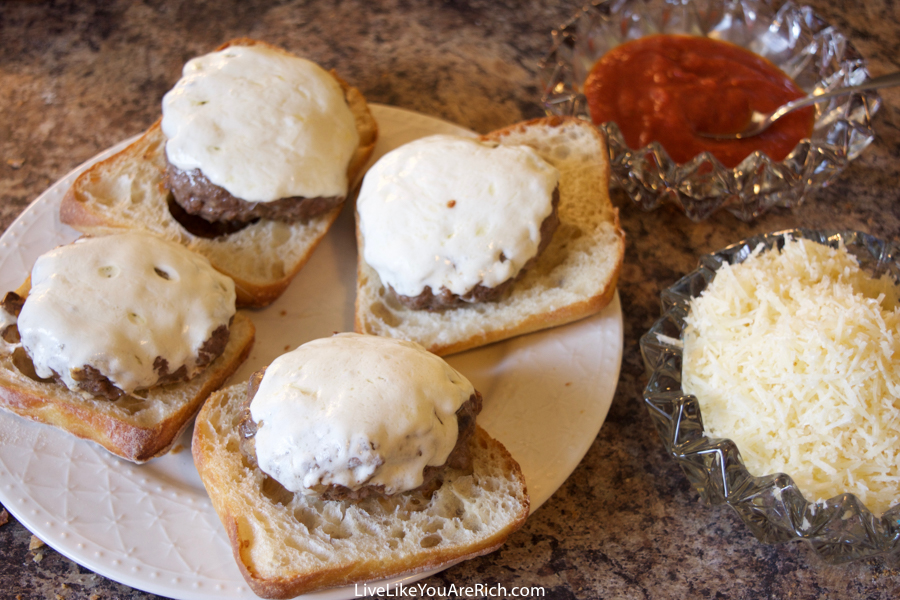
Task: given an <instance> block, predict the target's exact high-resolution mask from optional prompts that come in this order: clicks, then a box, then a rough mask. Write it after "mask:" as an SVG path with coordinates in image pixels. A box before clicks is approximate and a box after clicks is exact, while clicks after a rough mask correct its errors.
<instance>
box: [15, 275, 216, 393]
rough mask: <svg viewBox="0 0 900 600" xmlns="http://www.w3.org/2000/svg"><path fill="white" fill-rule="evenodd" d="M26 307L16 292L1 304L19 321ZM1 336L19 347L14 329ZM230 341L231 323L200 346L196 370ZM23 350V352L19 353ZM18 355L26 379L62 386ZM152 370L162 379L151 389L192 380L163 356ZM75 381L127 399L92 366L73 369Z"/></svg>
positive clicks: (82, 386) (82, 387)
mask: <svg viewBox="0 0 900 600" xmlns="http://www.w3.org/2000/svg"><path fill="white" fill-rule="evenodd" d="M24 304H25V299H24V298H22V297H21V296H19V295H18V294H16V293H15V292H8V293H7V294H6V296H5V297H4V298H3V300H2V302H0V307H2V308H3V309H4V310H5V311H6V312H8V313H9V314H11V315H12V316H14V317H18V316H19V313H20V312H21V311H22V306H23V305H24ZM0 336H2V337H3V339H4V340H5V341H6V342H8V343H18V342H19V341H20V336H19V330H18V327H16V326H15V325H10V326H8V327H7V328H6V329H4V330H3V331H2V332H0ZM230 337H231V329H230V323H229V325H220V326H219V327H217V328H216V329H215V330H214V331H213V332H212V334H211V335H210V336H209V338H208V339H207V340H206V341H205V342H203V345H202V346H200V349H199V350H198V352H197V366H198V367H205V366H207V365H208V364H209V363H211V362H212V361H214V360H215V359H217V358H218V357H219V356H220V355H221V354H222V353H223V352H224V351H225V347H226V346H227V345H228V339H229V338H230ZM20 349H21V350H22V352H18V350H20ZM16 353H17V356H16V359H17V360H15V361H14V362H15V363H16V367H18V368H19V370H20V371H22V373H23V374H25V375H26V376H27V377H30V378H32V379H38V380H40V381H49V380H56V381H57V382H59V383H62V380H61V377H60V376H59V374H57V373H54V374H53V377H52V378H51V379H48V380H44V379H40V378H39V377H38V376H37V374H36V373H35V370H34V364H33V363H32V361H31V357H30V356H28V354H27V352H25V350H24V348H17V349H16ZM153 370H154V371H156V373H157V374H158V375H159V379H157V380H156V382H155V383H154V384H153V385H152V386H150V387H155V386H157V385H164V384H167V383H175V382H178V381H187V380H188V379H189V378H188V376H187V375H188V372H187V367H186V366H185V365H181V366H180V367H178V368H177V369H176V370H175V371H173V372H169V362H168V361H167V360H166V359H165V358H163V357H161V356H157V357H156V359H154V361H153ZM72 378H73V379H74V380H75V381H77V382H78V389H80V390H82V391H85V392H87V393H89V394H90V395H91V396H94V397H96V398H103V399H106V400H118V399H119V398H121V397H122V396H125V395H126V394H125V392H124V391H123V390H122V389H120V388H118V387H116V385H115V384H114V383H113V382H112V381H110V380H109V378H108V377H107V376H106V375H104V374H103V373H102V372H101V371H100V370H99V369H97V368H95V367H93V366H91V365H82V366H81V368H79V369H74V370H73V371H72ZM63 385H65V384H63Z"/></svg>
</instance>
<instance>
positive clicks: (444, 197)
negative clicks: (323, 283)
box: [355, 117, 624, 355]
mask: <svg viewBox="0 0 900 600" xmlns="http://www.w3.org/2000/svg"><path fill="white" fill-rule="evenodd" d="M356 215H357V243H358V247H359V259H358V260H359V262H358V269H357V298H356V324H355V329H356V331H358V332H360V333H369V334H375V335H381V336H387V337H393V338H398V339H406V340H412V341H416V342H418V343H420V344H422V345H423V346H425V347H426V348H427V349H428V350H430V351H432V352H435V353H437V354H442V355H443V354H450V353H453V352H459V351H462V350H466V349H469V348H474V347H477V346H481V345H484V344H488V343H490V342H494V341H499V340H502V339H506V338H509V337H513V336H516V335H520V334H523V333H528V332H531V331H536V330H539V329H545V328H548V327H553V326H556V325H561V324H564V323H568V322H571V321H574V320H577V319H580V318H582V317H586V316H588V315H591V314H594V313H597V312H599V311H600V310H602V309H603V308H604V307H605V306H606V305H607V304H608V303H609V301H610V300H611V299H612V297H613V294H614V292H615V287H616V281H617V279H618V274H619V269H620V268H621V264H622V258H623V254H624V234H623V232H622V230H621V229H620V228H619V222H618V211H617V210H616V209H615V208H614V207H613V206H612V204H611V202H610V199H609V162H608V155H607V150H606V144H605V141H604V139H603V138H602V137H601V136H600V134H599V133H598V132H597V131H596V129H595V128H594V127H592V126H591V125H590V123H587V122H584V121H581V120H579V119H575V118H571V119H565V118H559V117H554V118H546V119H538V120H535V121H530V122H527V123H521V124H518V125H514V126H512V127H509V128H506V129H504V130H501V131H497V132H494V133H491V134H489V135H486V136H482V137H481V138H478V139H473V138H461V137H450V136H432V137H428V138H424V139H420V140H416V141H414V142H411V143H409V144H406V145H404V146H401V147H399V148H397V149H395V150H394V151H392V152H389V153H388V154H386V155H385V156H383V157H382V158H381V159H380V160H379V161H378V162H377V163H376V164H375V165H374V166H373V167H372V168H371V169H370V170H369V172H368V173H367V174H366V176H365V178H364V179H363V184H362V188H361V189H360V194H359V197H358V199H357V212H356Z"/></svg>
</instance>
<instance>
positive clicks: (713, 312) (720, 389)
mask: <svg viewBox="0 0 900 600" xmlns="http://www.w3.org/2000/svg"><path fill="white" fill-rule="evenodd" d="M898 297H900V289H898V287H897V286H896V284H895V283H894V282H893V281H892V280H891V279H890V278H889V277H888V276H884V277H882V278H881V279H873V278H871V277H869V276H868V275H867V274H866V273H865V272H863V271H862V270H861V269H860V267H859V264H858V262H857V260H856V259H855V257H853V256H852V255H851V254H849V253H848V252H847V251H846V249H844V248H843V247H841V248H838V249H833V248H830V247H828V246H824V245H821V244H817V243H815V242H811V241H808V240H798V241H789V242H788V243H787V244H786V245H785V247H784V249H783V251H782V252H780V253H779V252H777V251H769V252H762V248H757V249H756V251H755V252H754V253H753V254H752V255H751V256H750V257H749V258H747V260H745V261H744V262H742V263H740V264H737V265H724V266H723V267H721V268H720V269H719V270H718V271H717V272H716V276H715V278H714V279H713V281H712V282H711V283H710V285H709V286H708V287H707V289H706V290H705V291H704V292H703V294H701V295H700V296H699V297H698V298H695V299H694V300H693V301H692V303H691V308H690V314H689V315H688V318H687V320H686V322H687V327H686V329H685V335H684V362H683V367H682V371H683V373H682V385H683V388H684V391H685V392H687V393H689V394H693V395H695V396H696V397H697V399H698V400H699V402H700V407H701V410H702V414H703V421H704V426H705V428H706V431H707V433H708V434H709V435H710V436H713V437H727V438H730V439H732V440H733V441H734V442H735V443H736V444H737V446H738V448H739V449H740V451H741V456H742V457H743V459H744V463H745V464H746V466H747V469H748V470H749V471H750V472H751V473H752V474H754V475H757V476H761V475H767V474H770V473H779V472H781V473H787V474H789V475H790V476H791V477H792V478H793V479H794V481H795V482H796V484H797V485H798V487H799V488H800V490H801V491H802V492H803V494H804V496H805V497H806V498H807V499H808V500H810V501H813V502H817V501H822V500H825V499H828V498H831V497H833V496H835V495H837V494H841V493H844V492H852V493H853V494H855V495H856V496H857V497H859V499H860V500H861V501H862V502H863V503H865V505H866V506H867V507H868V508H869V510H871V511H872V512H873V513H875V514H880V513H882V512H884V511H885V510H887V509H888V508H890V507H891V506H892V505H893V504H895V503H897V501H898V499H900V368H898V364H897V358H900V307H898ZM895 357H896V358H895Z"/></svg>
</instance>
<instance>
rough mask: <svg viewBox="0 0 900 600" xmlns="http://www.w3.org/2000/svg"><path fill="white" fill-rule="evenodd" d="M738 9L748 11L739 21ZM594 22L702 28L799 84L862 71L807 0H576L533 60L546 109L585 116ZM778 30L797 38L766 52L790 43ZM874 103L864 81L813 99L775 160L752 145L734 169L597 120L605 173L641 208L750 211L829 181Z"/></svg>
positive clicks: (609, 30) (820, 84)
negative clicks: (800, 127) (859, 87)
mask: <svg viewBox="0 0 900 600" xmlns="http://www.w3.org/2000/svg"><path fill="white" fill-rule="evenodd" d="M667 11H669V12H667ZM669 13H671V14H669ZM672 14H675V15H677V17H673V16H672ZM663 15H667V16H663ZM709 15H715V16H717V18H710V17H709ZM746 15H751V16H752V19H755V20H752V21H748V19H750V17H747V16H746ZM748 22H749V23H751V24H750V25H748V24H747V23H748ZM673 23H674V24H673ZM625 24H627V27H625ZM598 27H599V28H601V33H603V36H600V37H604V36H605V37H612V38H615V37H616V36H618V38H621V39H620V40H619V41H618V43H623V42H625V41H630V40H632V39H637V38H639V37H643V36H644V35H649V34H653V33H688V34H691V35H705V36H708V37H714V38H716V39H724V40H726V41H730V42H732V43H737V44H738V45H741V46H744V47H747V48H749V49H751V50H754V51H757V52H758V53H760V54H763V55H764V56H766V57H767V58H769V59H770V60H772V62H773V63H775V64H776V66H779V67H781V68H782V69H783V70H785V72H787V73H788V74H789V75H791V76H792V77H794V78H795V80H796V81H797V83H798V85H800V87H801V88H803V89H804V90H805V91H812V90H813V89H821V90H827V89H834V88H835V87H839V86H841V85H844V84H848V85H849V84H854V83H861V82H862V81H863V80H865V79H866V78H868V70H867V68H866V62H865V60H864V59H863V58H862V56H861V55H860V53H859V52H858V51H857V50H856V49H855V48H854V46H853V45H852V44H851V43H850V42H849V41H848V40H847V38H846V36H844V35H843V34H842V33H841V32H840V31H839V30H838V29H837V28H835V27H834V26H832V25H830V24H828V23H827V22H826V21H825V20H824V19H822V18H821V17H819V16H818V15H816V14H815V13H814V12H813V11H812V9H810V8H809V7H804V6H798V5H795V4H794V3H793V2H791V1H788V2H786V3H785V4H783V5H782V6H781V7H780V8H779V9H778V10H777V11H773V10H772V8H771V6H770V5H769V4H768V3H766V2H765V1H764V0H740V1H739V2H735V1H734V0H600V1H598V2H595V3H592V4H588V5H586V6H584V7H583V8H582V9H581V11H579V12H578V13H577V14H576V16H575V17H574V18H573V19H571V20H570V21H568V22H567V23H564V24H562V25H560V26H559V27H557V28H556V29H555V30H553V32H552V44H551V49H550V51H549V52H548V54H547V55H546V56H545V57H544V58H543V59H542V60H541V61H540V63H539V68H540V73H541V90H542V95H541V105H542V107H543V109H544V111H545V113H547V114H549V115H561V116H572V115H574V116H576V117H579V118H582V119H585V120H590V115H589V113H588V110H587V103H586V101H585V99H584V96H583V94H582V91H581V89H580V85H581V82H582V81H583V80H584V77H585V76H586V71H587V70H589V66H588V65H589V64H593V62H594V61H595V60H596V58H599V55H601V54H602V53H601V54H598V55H596V56H587V55H586V54H585V53H586V52H587V51H586V50H584V48H585V47H586V46H588V44H587V43H580V42H579V39H584V38H585V37H586V33H585V32H588V33H590V34H591V35H592V36H594V37H597V36H596V32H597V31H598ZM622 28H625V29H627V32H626V33H625V34H622V33H621V32H616V29H622ZM786 31H787V32H789V33H785V32H786ZM779 36H781V38H779ZM784 36H787V38H788V40H794V43H795V44H796V45H797V46H799V47H794V48H788V49H787V50H784V49H783V48H782V49H781V50H780V53H776V52H775V51H774V50H772V51H771V52H770V53H768V54H767V52H769V51H767V50H764V49H765V48H767V47H768V46H770V45H772V44H775V45H776V47H778V48H781V45H783V44H784V43H790V41H788V42H785V40H784ZM794 36H796V39H795V38H794ZM779 39H781V41H780V42H779V41H777V40H779ZM810 40H816V41H815V43H814V44H813V43H808V42H810ZM615 43H616V42H613V45H610V46H609V48H611V47H614V45H615ZM592 47H593V38H592ZM607 49H608V48H607ZM804 53H805V54H804ZM832 54H833V55H832ZM819 63H821V64H819ZM794 64H805V65H806V66H805V67H803V68H804V69H807V70H808V69H812V68H815V69H817V71H816V73H817V77H816V78H815V81H805V79H808V73H805V71H802V70H801V71H798V73H797V74H796V76H795V74H794V73H792V70H795V69H798V68H799V67H791V68H786V65H794ZM810 64H812V65H814V66H813V67H810V66H809V65H810ZM800 76H803V78H804V79H801V78H798V77H800ZM880 105H881V98H880V97H879V96H878V94H877V93H875V92H872V91H869V92H860V93H857V94H854V95H852V96H845V97H843V98H840V99H837V100H834V101H832V104H828V105H819V106H820V107H821V106H824V107H825V108H823V109H822V110H819V109H817V114H816V123H815V126H814V133H813V136H812V137H811V138H807V139H804V140H802V141H801V142H800V143H799V144H798V145H797V147H796V148H795V149H794V150H793V151H792V152H791V153H790V154H789V155H788V156H787V157H786V158H785V159H784V160H782V161H780V162H779V161H774V160H772V159H770V158H769V157H768V156H766V155H764V154H762V153H760V152H755V153H753V154H751V155H750V156H749V157H747V159H745V160H744V161H743V162H742V163H741V164H739V165H738V166H736V167H734V168H733V169H729V168H727V167H725V166H724V165H722V163H721V162H719V161H718V159H716V158H715V157H713V156H712V155H711V154H709V153H706V152H704V153H701V154H700V155H698V156H697V157H696V158H694V159H693V160H691V161H689V162H687V163H684V164H677V163H675V162H674V161H672V160H671V159H670V158H669V156H668V154H667V153H666V151H665V150H664V149H663V148H662V147H661V146H660V145H659V144H658V143H655V142H654V143H651V144H649V145H648V146H645V147H643V148H640V149H633V148H629V147H628V146H627V144H626V143H625V141H624V138H623V137H622V134H621V132H620V131H619V128H618V126H617V125H616V124H615V123H604V124H602V125H600V126H598V129H599V130H600V131H601V132H602V133H603V134H604V135H605V136H606V138H607V143H608V146H609V154H610V163H611V172H612V176H613V177H612V179H613V183H614V184H616V185H617V186H618V187H620V188H622V189H623V190H624V191H625V192H626V193H627V194H628V195H629V197H630V198H631V199H632V200H633V201H634V202H635V203H637V204H638V205H639V206H641V208H643V209H644V210H654V209H656V208H659V207H660V206H662V205H664V204H672V205H674V206H676V207H677V208H679V209H680V210H682V211H683V212H684V213H685V214H686V215H687V216H688V217H689V218H690V219H692V220H694V221H702V220H704V219H706V218H708V217H709V216H710V215H712V214H713V213H715V212H718V211H719V210H727V211H728V212H730V213H732V214H734V215H735V216H737V217H738V218H739V219H741V220H744V221H752V220H753V219H755V218H756V217H758V216H760V215H762V214H764V213H766V212H768V211H769V210H770V209H771V208H773V207H783V208H794V207H798V206H800V205H801V204H803V202H804V201H805V200H806V198H807V197H808V196H809V195H810V194H811V193H813V192H814V191H815V190H817V189H819V188H821V187H824V186H826V185H828V184H830V183H831V182H832V181H833V180H834V179H835V178H836V177H837V176H838V175H839V174H840V173H841V171H843V169H844V168H846V166H847V165H848V164H849V162H850V161H851V160H852V159H854V158H856V157H857V156H858V155H859V154H860V153H861V152H862V150H864V149H865V148H866V147H867V146H868V145H869V144H870V143H871V142H872V141H873V140H874V139H875V131H874V129H873V127H872V122H871V121H872V117H873V116H874V114H875V112H876V111H877V110H878V108H879V107H880ZM842 113H843V114H842Z"/></svg>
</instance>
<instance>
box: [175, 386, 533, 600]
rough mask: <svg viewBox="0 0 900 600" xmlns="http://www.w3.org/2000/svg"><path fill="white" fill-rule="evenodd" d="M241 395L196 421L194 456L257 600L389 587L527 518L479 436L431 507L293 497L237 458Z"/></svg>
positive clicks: (405, 501)
mask: <svg viewBox="0 0 900 600" xmlns="http://www.w3.org/2000/svg"><path fill="white" fill-rule="evenodd" d="M245 392H246V386H245V385H234V386H230V387H228V388H225V389H223V390H221V391H219V392H216V393H215V394H213V395H212V396H210V398H209V400H208V401H207V402H206V404H204V406H203V408H202V409H201V411H200V414H199V415H197V420H196V423H195V425H194V438H193V444H192V452H193V455H194V463H195V464H196V466H197V470H198V471H199V472H200V477H201V478H202V479H203V483H204V485H205V486H206V491H207V492H208V493H209V496H210V498H211V499H212V503H213V506H214V507H215V509H216V512H217V513H218V515H219V518H220V519H221V520H222V524H223V525H224V526H225V530H226V531H227V533H228V537H229V539H230V540H231V547H232V551H233V552H234V557H235V560H236V561H237V564H238V567H239V568H240V570H241V573H242V574H243V575H244V578H245V579H246V580H247V582H248V584H249V585H250V587H251V589H253V591H254V592H255V593H256V594H257V595H259V596H262V597H263V598H292V597H294V596H297V595H299V594H304V593H308V592H312V591H315V590H319V589H323V588H328V587H333V586H340V585H349V584H352V583H360V582H364V581H372V580H377V579H384V578H388V577H394V576H396V575H400V574H408V573H415V572H419V571H424V570H428V569H433V568H437V567H441V566H445V565H448V564H450V563H453V562H457V561H459V560H462V559H465V558H471V557H475V556H479V555H482V554H487V553H488V552H491V551H493V550H495V549H497V548H498V547H499V546H500V545H501V544H502V543H503V542H504V541H505V540H506V538H507V537H508V536H509V534H510V533H512V532H513V531H515V530H516V529H518V528H519V527H520V526H521V525H522V523H523V522H524V521H525V518H526V517H527V516H528V508H529V504H528V495H527V492H526V489H525V480H524V479H523V477H522V473H521V471H520V469H519V466H518V464H517V463H516V462H515V461H514V460H513V459H512V457H511V456H510V455H509V453H508V452H507V451H506V449H505V448H504V447H503V446H502V444H500V443H499V442H497V441H496V440H494V439H492V438H491V437H490V436H488V435H487V433H485V432H484V430H482V429H480V428H478V431H477V433H476V435H474V436H473V437H472V440H471V442H470V443H471V444H472V448H471V449H472V456H473V463H474V464H473V471H472V472H471V473H466V472H462V471H458V470H449V471H447V473H446V474H445V476H444V481H443V484H442V485H441V487H440V488H439V489H438V490H437V491H436V492H435V493H434V495H433V496H432V497H431V498H430V499H429V498H427V497H425V496H423V495H422V494H420V493H405V494H398V495H396V496H393V497H391V498H389V499H386V500H385V499H375V498H370V499H367V500H364V501H361V502H359V503H352V502H341V501H325V500H319V499H315V498H310V497H306V496H303V495H302V494H293V493H291V492H289V491H287V490H285V489H284V488H283V487H281V486H280V485H279V484H278V483H277V482H276V481H274V480H273V479H271V478H269V477H267V476H266V475H265V474H264V473H263V472H262V471H260V470H259V469H258V468H256V467H253V466H251V465H250V464H248V462H247V461H246V460H245V458H244V456H243V454H241V452H240V450H239V449H238V445H239V435H240V433H239V429H238V426H237V425H238V423H239V421H240V411H241V402H242V401H243V400H244V396H245Z"/></svg>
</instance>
